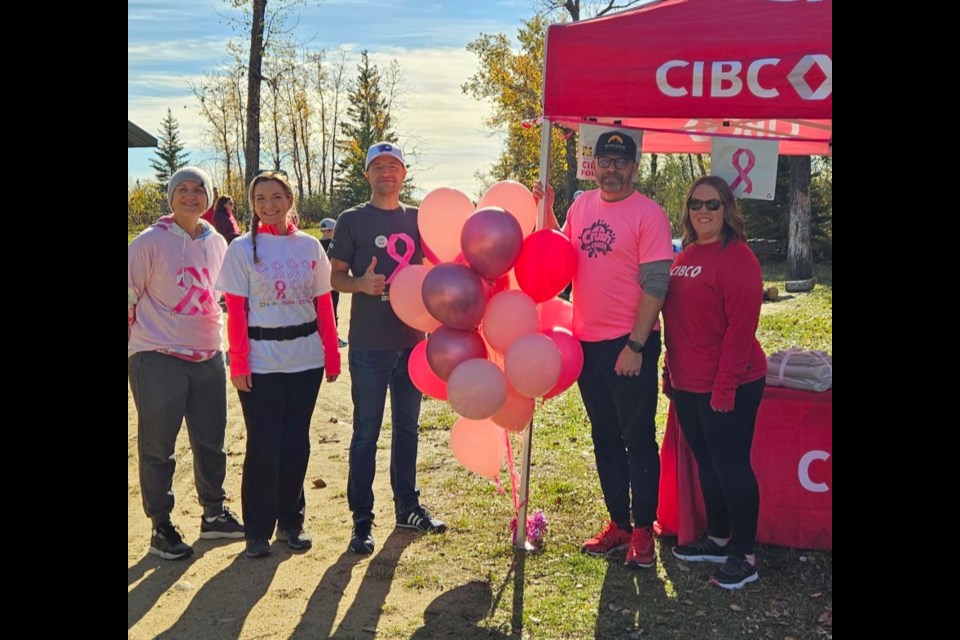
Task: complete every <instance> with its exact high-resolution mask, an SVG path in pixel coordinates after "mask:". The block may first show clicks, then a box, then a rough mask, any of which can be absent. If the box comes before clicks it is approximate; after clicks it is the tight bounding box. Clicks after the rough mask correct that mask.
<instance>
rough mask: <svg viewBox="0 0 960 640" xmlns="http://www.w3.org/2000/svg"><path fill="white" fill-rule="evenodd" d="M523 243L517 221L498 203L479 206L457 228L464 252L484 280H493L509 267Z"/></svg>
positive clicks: (511, 265) (471, 265)
mask: <svg viewBox="0 0 960 640" xmlns="http://www.w3.org/2000/svg"><path fill="white" fill-rule="evenodd" d="M522 246H523V231H522V230H521V229H520V223H519V222H517V219H516V218H514V217H513V216H512V215H510V214H509V213H507V212H506V211H504V210H503V209H502V208H501V207H487V208H485V209H478V210H477V211H475V212H474V213H473V215H471V216H470V217H469V218H467V221H466V222H465V223H464V224H463V231H461V232H460V248H461V249H462V250H463V256H464V257H465V258H466V259H467V262H469V263H470V267H471V268H472V269H473V270H474V271H476V272H477V273H479V274H480V275H481V276H482V277H484V278H486V279H487V280H496V279H497V278H499V277H500V276H502V275H503V274H505V273H506V272H507V271H509V270H510V269H511V268H512V267H513V263H514V262H516V261H517V256H519V255H520V248H521V247H522Z"/></svg>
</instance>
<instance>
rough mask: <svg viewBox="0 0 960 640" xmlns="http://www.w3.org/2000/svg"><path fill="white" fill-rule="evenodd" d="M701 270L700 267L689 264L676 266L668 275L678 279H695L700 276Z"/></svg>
mask: <svg viewBox="0 0 960 640" xmlns="http://www.w3.org/2000/svg"><path fill="white" fill-rule="evenodd" d="M701 271H703V268H702V267H701V266H700V265H697V266H692V265H689V264H684V265H677V266H675V267H673V268H672V269H670V275H671V276H676V277H678V278H696V277H697V276H698V275H700V272H701Z"/></svg>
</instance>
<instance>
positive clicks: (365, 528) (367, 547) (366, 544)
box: [350, 520, 374, 555]
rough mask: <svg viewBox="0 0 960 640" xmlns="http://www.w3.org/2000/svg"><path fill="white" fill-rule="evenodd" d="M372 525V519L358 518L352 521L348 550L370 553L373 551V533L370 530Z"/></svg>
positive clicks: (364, 553)
mask: <svg viewBox="0 0 960 640" xmlns="http://www.w3.org/2000/svg"><path fill="white" fill-rule="evenodd" d="M371 527H373V521H372V520H358V521H356V522H354V523H353V531H352V532H351V533H350V551H353V552H354V553H361V554H363V555H370V554H371V553H373V548H374V542H373V534H372V533H371V532H370V529H371Z"/></svg>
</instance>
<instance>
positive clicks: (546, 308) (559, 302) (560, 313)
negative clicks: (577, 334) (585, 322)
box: [540, 298, 573, 333]
mask: <svg viewBox="0 0 960 640" xmlns="http://www.w3.org/2000/svg"><path fill="white" fill-rule="evenodd" d="M554 327H560V328H561V329H566V330H567V331H569V332H570V333H573V305H572V304H570V303H569V302H567V301H566V300H564V299H563V298H551V299H549V300H547V301H546V302H544V303H541V305H540V331H541V332H542V331H543V330H544V329H553V328H554Z"/></svg>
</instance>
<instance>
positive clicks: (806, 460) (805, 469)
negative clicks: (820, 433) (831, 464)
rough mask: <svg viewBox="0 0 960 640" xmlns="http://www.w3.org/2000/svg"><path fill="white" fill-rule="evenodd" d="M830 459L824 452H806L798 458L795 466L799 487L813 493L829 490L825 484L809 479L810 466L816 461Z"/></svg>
mask: <svg viewBox="0 0 960 640" xmlns="http://www.w3.org/2000/svg"><path fill="white" fill-rule="evenodd" d="M829 459H830V454H829V453H827V452H826V451H819V450H817V449H814V450H813V451H807V452H806V453H805V454H803V457H801V458H800V464H799V465H797V477H798V479H799V480H800V486H801V487H803V488H804V489H806V490H807V491H810V492H813V493H824V492H826V491H829V490H830V487H829V486H828V485H827V483H826V482H814V481H813V480H811V479H810V465H812V464H813V463H814V462H816V461H821V462H823V461H826V460H829Z"/></svg>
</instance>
